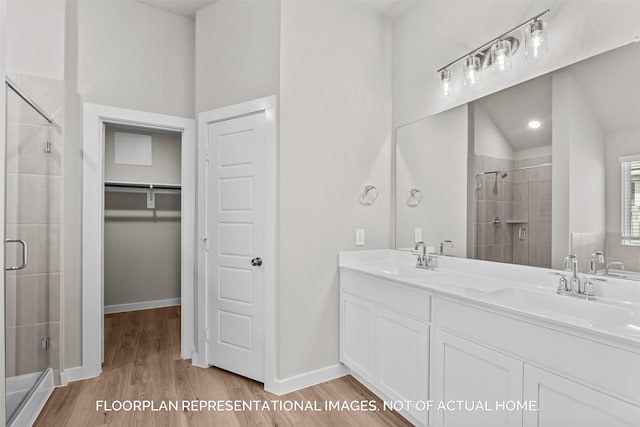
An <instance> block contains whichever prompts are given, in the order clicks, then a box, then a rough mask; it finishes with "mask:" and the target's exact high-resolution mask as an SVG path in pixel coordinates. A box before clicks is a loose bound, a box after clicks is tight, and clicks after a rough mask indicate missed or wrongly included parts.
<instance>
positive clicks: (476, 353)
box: [432, 331, 524, 427]
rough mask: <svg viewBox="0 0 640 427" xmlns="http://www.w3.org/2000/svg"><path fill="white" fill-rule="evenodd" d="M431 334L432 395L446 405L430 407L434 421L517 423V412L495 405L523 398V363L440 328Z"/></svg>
mask: <svg viewBox="0 0 640 427" xmlns="http://www.w3.org/2000/svg"><path fill="white" fill-rule="evenodd" d="M434 335H435V336H434V356H433V364H432V370H433V376H434V384H435V385H436V386H435V387H434V390H433V392H432V398H433V400H434V402H436V405H438V404H440V402H443V404H445V405H446V406H445V407H444V408H440V409H437V408H436V410H435V411H433V414H432V423H433V425H435V426H446V427H454V426H456V427H466V426H492V427H516V426H520V425H521V424H522V413H521V411H506V410H496V409H499V407H498V406H497V403H500V404H502V403H503V402H504V403H505V405H506V402H508V401H511V402H516V401H517V402H519V401H521V400H522V372H523V366H524V364H523V363H522V361H520V360H517V359H514V358H512V357H509V356H505V355H504V354H501V353H499V352H497V351H494V350H491V349H488V348H486V347H484V346H481V345H478V344H475V343H473V342H472V341H469V340H467V339H464V338H460V337H457V336H455V335H451V334H448V333H446V332H443V331H435V333H434ZM454 402H464V403H460V404H456V403H454ZM505 407H506V406H505Z"/></svg>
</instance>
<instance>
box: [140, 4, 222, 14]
mask: <svg viewBox="0 0 640 427" xmlns="http://www.w3.org/2000/svg"><path fill="white" fill-rule="evenodd" d="M137 1H139V2H140V3H145V4H148V5H150V6H153V7H157V8H158V9H162V10H165V11H167V12H171V13H175V14H176V15H182V16H185V17H187V18H194V17H195V16H196V11H198V10H200V9H202V8H203V7H205V6H209V5H210V4H212V3H215V2H216V1H218V0H137Z"/></svg>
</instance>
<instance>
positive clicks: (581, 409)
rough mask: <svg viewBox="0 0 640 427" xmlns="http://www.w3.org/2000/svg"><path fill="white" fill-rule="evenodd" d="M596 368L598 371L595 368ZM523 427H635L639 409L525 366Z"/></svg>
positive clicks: (639, 417) (637, 423) (639, 416)
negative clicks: (532, 406)
mask: <svg viewBox="0 0 640 427" xmlns="http://www.w3.org/2000/svg"><path fill="white" fill-rule="evenodd" d="M595 369H597V368H595ZM524 400H525V401H533V402H536V404H537V408H538V411H525V412H524V417H523V419H524V427H557V426H562V427H604V426H606V427H632V426H635V427H637V426H638V425H640V408H638V407H637V406H635V405H631V404H629V403H627V402H624V401H622V400H618V399H616V398H613V397H611V396H609V395H606V394H604V393H600V392H598V391H595V390H593V389H591V388H589V387H585V386H583V385H580V384H578V383H575V382H573V381H569V380H567V379H564V378H562V377H560V376H558V375H554V374H552V373H550V372H546V371H543V370H541V369H537V368H534V367H532V366H529V365H525V368H524Z"/></svg>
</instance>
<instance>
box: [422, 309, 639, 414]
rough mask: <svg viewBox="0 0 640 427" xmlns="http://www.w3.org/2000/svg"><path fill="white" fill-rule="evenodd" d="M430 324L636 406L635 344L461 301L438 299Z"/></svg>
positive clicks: (636, 371) (637, 370)
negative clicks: (603, 339)
mask: <svg viewBox="0 0 640 427" xmlns="http://www.w3.org/2000/svg"><path fill="white" fill-rule="evenodd" d="M434 323H435V325H434V326H436V328H437V329H441V330H444V331H447V332H450V333H454V334H456V335H459V336H463V337H467V338H468V339H470V340H473V341H475V342H477V343H479V344H483V345H486V346H488V347H492V348H494V349H496V350H498V351H501V352H503V353H505V354H507V355H510V356H512V357H516V358H518V359H520V360H522V361H524V362H526V363H528V364H531V365H534V366H538V367H541V368H544V369H545V370H548V371H551V372H554V373H556V374H558V375H561V376H564V377H567V378H571V379H574V380H576V381H578V382H581V383H583V384H586V385H588V386H591V387H593V388H595V389H597V390H602V391H604V392H606V393H609V394H611V395H613V396H616V397H619V398H621V399H624V400H627V401H629V402H631V403H633V404H635V405H640V348H639V349H638V351H629V350H627V349H623V348H620V347H614V346H612V345H609V344H604V343H602V342H600V341H599V339H598V337H597V336H595V335H594V336H593V337H592V338H591V337H589V338H587V337H583V336H578V335H581V334H576V335H573V334H570V333H567V332H564V331H562V330H556V329H554V328H553V327H552V326H542V325H537V324H535V323H532V322H529V321H524V320H519V319H516V318H513V317H510V316H504V315H501V314H498V313H493V312H491V311H489V309H485V308H480V307H476V306H473V305H472V304H467V303H458V302H454V301H451V300H447V299H442V298H438V299H437V300H436V301H434Z"/></svg>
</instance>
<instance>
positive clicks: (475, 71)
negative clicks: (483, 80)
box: [463, 56, 480, 86]
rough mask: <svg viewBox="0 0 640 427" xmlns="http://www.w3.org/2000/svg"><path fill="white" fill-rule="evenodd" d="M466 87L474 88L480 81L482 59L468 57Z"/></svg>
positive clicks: (465, 67)
mask: <svg viewBox="0 0 640 427" xmlns="http://www.w3.org/2000/svg"><path fill="white" fill-rule="evenodd" d="M463 69H464V85H465V86H473V85H474V84H476V83H478V81H479V80H480V58H478V57H477V56H467V58H465V60H464V67H463Z"/></svg>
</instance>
